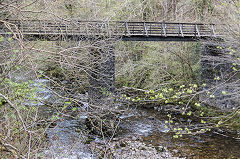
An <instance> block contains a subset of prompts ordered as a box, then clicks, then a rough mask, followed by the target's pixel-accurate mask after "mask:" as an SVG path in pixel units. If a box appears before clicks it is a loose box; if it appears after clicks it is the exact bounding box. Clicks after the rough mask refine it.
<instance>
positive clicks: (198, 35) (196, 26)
mask: <svg viewBox="0 0 240 159" xmlns="http://www.w3.org/2000/svg"><path fill="white" fill-rule="evenodd" d="M195 29H196V32H197V37H200V32H199V29H198V25H197V24H195Z"/></svg>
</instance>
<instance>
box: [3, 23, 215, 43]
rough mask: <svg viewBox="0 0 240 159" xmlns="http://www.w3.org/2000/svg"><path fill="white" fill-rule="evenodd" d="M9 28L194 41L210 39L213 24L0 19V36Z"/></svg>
mask: <svg viewBox="0 0 240 159" xmlns="http://www.w3.org/2000/svg"><path fill="white" fill-rule="evenodd" d="M9 31H11V32H14V33H20V34H21V35H23V37H24V38H28V39H31V38H32V40H34V39H36V38H40V39H46V40H58V39H59V38H63V37H67V38H73V37H76V38H88V37H96V36H98V37H99V36H100V37H102V36H103V37H119V38H121V39H122V40H125V41H195V40H199V39H206V38H214V37H217V36H218V34H217V32H216V29H215V25H214V24H197V23H165V22H123V21H108V22H105V21H76V20H75V21H71V22H66V21H64V22H61V21H47V20H46V21H41V20H29V21H20V20H11V21H7V22H3V21H2V22H1V21H0V35H4V34H7V33H8V32H9Z"/></svg>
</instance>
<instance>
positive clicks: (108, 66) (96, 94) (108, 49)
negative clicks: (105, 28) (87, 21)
mask: <svg viewBox="0 0 240 159" xmlns="http://www.w3.org/2000/svg"><path fill="white" fill-rule="evenodd" d="M88 78H89V89H88V94H89V100H90V103H92V104H99V103H102V102H103V100H104V97H106V96H107V95H109V94H113V93H114V91H115V54H114V41H111V40H101V41H93V42H92V47H91V49H90V53H89V71H88Z"/></svg>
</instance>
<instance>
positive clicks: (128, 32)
mask: <svg viewBox="0 0 240 159" xmlns="http://www.w3.org/2000/svg"><path fill="white" fill-rule="evenodd" d="M125 26H126V30H127V34H128V36H129V35H130V31H129V28H128V22H125Z"/></svg>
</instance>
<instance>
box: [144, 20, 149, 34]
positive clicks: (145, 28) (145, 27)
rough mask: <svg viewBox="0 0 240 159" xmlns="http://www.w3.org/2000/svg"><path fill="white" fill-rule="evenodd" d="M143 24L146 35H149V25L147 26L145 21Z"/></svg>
mask: <svg viewBox="0 0 240 159" xmlns="http://www.w3.org/2000/svg"><path fill="white" fill-rule="evenodd" d="M143 26H144V31H145V33H146V35H147V36H148V31H147V26H146V23H145V22H144V23H143Z"/></svg>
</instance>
